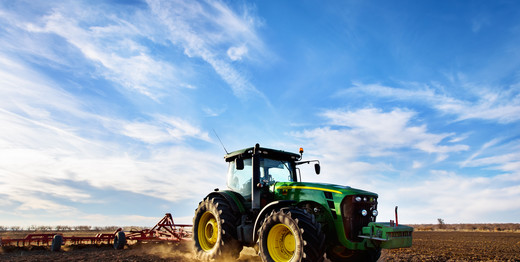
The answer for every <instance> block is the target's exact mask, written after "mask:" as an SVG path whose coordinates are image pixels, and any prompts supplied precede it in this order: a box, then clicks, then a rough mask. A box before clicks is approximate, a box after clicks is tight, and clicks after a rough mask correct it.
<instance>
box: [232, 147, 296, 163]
mask: <svg viewBox="0 0 520 262" xmlns="http://www.w3.org/2000/svg"><path fill="white" fill-rule="evenodd" d="M254 149H255V148H254V147H249V148H244V149H240V150H237V151H233V152H231V153H229V154H227V155H226V156H224V159H225V160H226V162H231V161H233V160H235V159H236V158H238V157H241V158H244V159H246V158H251V157H252V156H253V150H254ZM258 150H259V152H260V154H262V156H264V157H265V158H271V159H279V160H293V161H295V160H299V159H300V157H301V156H300V155H299V154H296V153H291V152H286V151H282V150H276V149H271V148H265V147H259V148H258Z"/></svg>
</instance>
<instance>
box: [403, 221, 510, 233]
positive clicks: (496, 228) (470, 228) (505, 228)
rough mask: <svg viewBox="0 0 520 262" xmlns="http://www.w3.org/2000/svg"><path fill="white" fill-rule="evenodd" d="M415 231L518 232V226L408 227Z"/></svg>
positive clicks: (453, 225) (508, 224)
mask: <svg viewBox="0 0 520 262" xmlns="http://www.w3.org/2000/svg"><path fill="white" fill-rule="evenodd" d="M409 226H412V227H413V228H414V230H415V231H464V232H469V231H475V232H520V224H518V223H503V224H442V225H440V224H418V225H409Z"/></svg>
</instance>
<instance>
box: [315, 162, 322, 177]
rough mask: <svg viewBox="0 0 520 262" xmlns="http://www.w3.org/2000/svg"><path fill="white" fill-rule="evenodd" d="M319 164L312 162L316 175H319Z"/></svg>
mask: <svg viewBox="0 0 520 262" xmlns="http://www.w3.org/2000/svg"><path fill="white" fill-rule="evenodd" d="M320 169H321V167H320V164H314V171H316V175H319V174H320Z"/></svg>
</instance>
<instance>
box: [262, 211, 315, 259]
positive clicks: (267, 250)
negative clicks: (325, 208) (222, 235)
mask: <svg viewBox="0 0 520 262" xmlns="http://www.w3.org/2000/svg"><path fill="white" fill-rule="evenodd" d="M324 240H325V235H324V234H323V232H322V231H321V225H320V224H318V223H317V222H316V219H315V218H314V216H313V215H311V214H309V213H307V212H306V211H304V210H302V209H299V208H295V207H289V208H283V209H281V210H279V211H274V210H273V211H272V212H271V214H270V215H268V216H267V217H266V218H265V220H264V223H263V224H262V227H260V230H259V239H258V245H259V248H260V252H259V253H260V256H261V258H262V261H269V262H289V261H291V262H295V261H312V262H314V261H323V259H324V257H323V255H324V252H325V250H324Z"/></svg>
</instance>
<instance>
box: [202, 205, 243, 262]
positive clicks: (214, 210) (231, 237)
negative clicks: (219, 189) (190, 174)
mask: <svg viewBox="0 0 520 262" xmlns="http://www.w3.org/2000/svg"><path fill="white" fill-rule="evenodd" d="M238 219H239V217H238V216H237V215H235V214H233V211H232V209H231V207H230V206H229V203H228V202H227V201H226V199H225V198H224V197H222V196H218V195H214V196H208V197H206V198H205V199H204V200H203V201H202V202H200V203H199V206H198V207H197V209H196V210H195V216H194V217H193V240H194V241H193V242H194V244H195V252H196V255H197V258H198V259H199V260H203V261H209V260H214V259H222V260H232V259H237V258H238V257H239V255H240V251H242V244H241V243H240V242H239V241H238V240H237V233H236V224H237V221H238Z"/></svg>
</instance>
